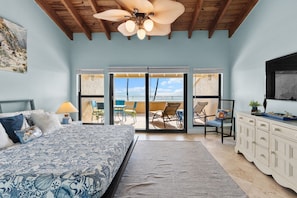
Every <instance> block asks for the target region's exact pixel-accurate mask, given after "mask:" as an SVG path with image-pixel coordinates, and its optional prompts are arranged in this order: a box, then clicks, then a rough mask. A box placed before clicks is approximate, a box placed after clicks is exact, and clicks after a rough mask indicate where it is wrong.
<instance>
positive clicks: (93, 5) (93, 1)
mask: <svg viewBox="0 0 297 198" xmlns="http://www.w3.org/2000/svg"><path fill="white" fill-rule="evenodd" d="M89 3H90V5H91V8H92V10H93V12H94V14H96V13H98V12H100V10H99V9H98V6H97V3H96V0H89ZM97 20H98V21H99V24H100V26H101V28H102V29H103V31H104V33H105V35H106V37H107V39H108V40H111V34H110V29H109V28H108V26H107V24H106V23H105V22H104V21H103V20H101V19H97Z"/></svg>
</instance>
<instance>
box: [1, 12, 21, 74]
mask: <svg viewBox="0 0 297 198" xmlns="http://www.w3.org/2000/svg"><path fill="white" fill-rule="evenodd" d="M2 70H4V71H11V72H18V73H26V72H27V30H26V29H25V28H23V27H22V26H20V25H18V24H15V23H13V22H11V21H9V20H6V19H4V18H2V17H0V71H2Z"/></svg>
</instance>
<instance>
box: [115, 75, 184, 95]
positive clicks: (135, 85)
mask: <svg viewBox="0 0 297 198" xmlns="http://www.w3.org/2000/svg"><path fill="white" fill-rule="evenodd" d="M156 83H157V78H150V85H149V86H150V96H151V97H153V96H154V93H155V88H156ZM128 84H129V85H128V86H129V88H128V90H129V100H133V98H134V99H135V100H144V97H145V79H144V78H129V82H128ZM114 85H115V87H114V90H115V97H116V98H119V99H120V98H121V99H126V98H127V97H126V92H127V91H126V90H127V78H115V83H114ZM157 97H158V98H157V100H163V99H164V100H180V99H182V98H183V78H159V83H158V89H157Z"/></svg>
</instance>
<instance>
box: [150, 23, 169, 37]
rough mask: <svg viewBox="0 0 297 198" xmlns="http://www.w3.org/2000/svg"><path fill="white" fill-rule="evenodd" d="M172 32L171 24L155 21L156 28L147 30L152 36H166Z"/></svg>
mask: <svg viewBox="0 0 297 198" xmlns="http://www.w3.org/2000/svg"><path fill="white" fill-rule="evenodd" d="M170 32H171V25H170V24H159V23H154V28H153V29H152V31H150V32H147V33H146V34H147V35H150V36H165V35H168V34H169V33H170Z"/></svg>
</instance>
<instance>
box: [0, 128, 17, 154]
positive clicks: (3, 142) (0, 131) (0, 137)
mask: <svg viewBox="0 0 297 198" xmlns="http://www.w3.org/2000/svg"><path fill="white" fill-rule="evenodd" d="M13 144H14V143H13V141H12V140H11V139H10V138H9V137H8V135H7V133H6V132H5V129H4V127H3V126H2V124H1V123H0V149H1V148H5V147H8V146H12V145H13Z"/></svg>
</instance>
